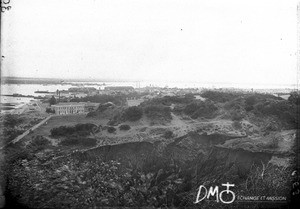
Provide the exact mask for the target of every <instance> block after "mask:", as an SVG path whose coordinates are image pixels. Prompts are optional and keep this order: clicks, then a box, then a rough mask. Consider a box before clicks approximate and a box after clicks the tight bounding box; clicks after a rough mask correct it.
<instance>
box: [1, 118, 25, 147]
mask: <svg viewBox="0 0 300 209" xmlns="http://www.w3.org/2000/svg"><path fill="white" fill-rule="evenodd" d="M23 121H24V119H23V118H21V117H20V116H18V115H11V114H7V115H4V116H2V118H1V123H0V130H2V131H0V134H1V135H0V137H1V140H2V142H4V143H5V144H6V143H8V142H10V141H11V140H13V139H14V138H16V137H17V136H19V135H20V134H22V133H23V132H24V130H20V129H18V128H17V127H18V125H20V124H21V123H23Z"/></svg>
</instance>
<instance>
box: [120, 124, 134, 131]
mask: <svg viewBox="0 0 300 209" xmlns="http://www.w3.org/2000/svg"><path fill="white" fill-rule="evenodd" d="M119 129H120V130H121V131H128V130H129V129H131V127H130V125H128V124H122V125H120V126H119Z"/></svg>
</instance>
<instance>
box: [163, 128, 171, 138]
mask: <svg viewBox="0 0 300 209" xmlns="http://www.w3.org/2000/svg"><path fill="white" fill-rule="evenodd" d="M172 137H173V132H172V131H170V130H168V131H166V132H165V133H164V138H166V139H170V138H172Z"/></svg>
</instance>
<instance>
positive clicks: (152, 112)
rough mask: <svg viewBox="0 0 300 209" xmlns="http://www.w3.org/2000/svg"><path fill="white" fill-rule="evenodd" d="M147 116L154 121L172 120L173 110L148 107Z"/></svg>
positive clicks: (145, 109)
mask: <svg viewBox="0 0 300 209" xmlns="http://www.w3.org/2000/svg"><path fill="white" fill-rule="evenodd" d="M144 112H145V115H146V116H147V117H148V118H150V119H152V120H171V119H172V116H171V109H170V107H167V106H164V105H147V106H145V107H144Z"/></svg>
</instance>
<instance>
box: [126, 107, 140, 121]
mask: <svg viewBox="0 0 300 209" xmlns="http://www.w3.org/2000/svg"><path fill="white" fill-rule="evenodd" d="M142 116H143V110H142V108H140V107H137V106H132V107H129V108H127V109H126V110H125V112H124V113H123V117H124V119H125V121H126V120H129V121H137V120H139V119H141V118H142Z"/></svg>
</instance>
